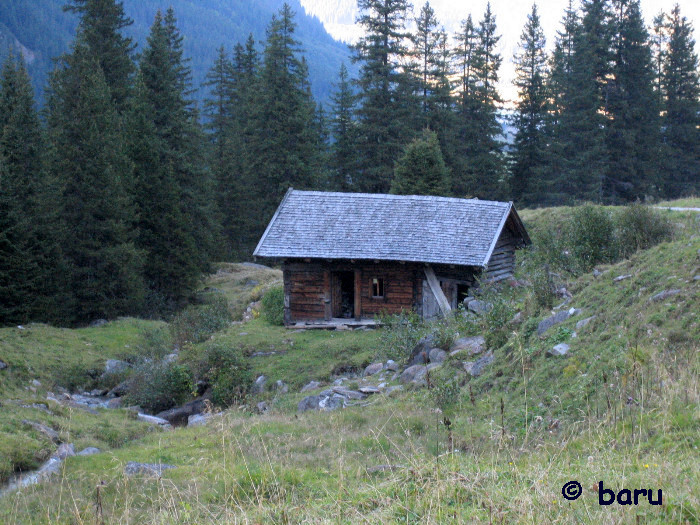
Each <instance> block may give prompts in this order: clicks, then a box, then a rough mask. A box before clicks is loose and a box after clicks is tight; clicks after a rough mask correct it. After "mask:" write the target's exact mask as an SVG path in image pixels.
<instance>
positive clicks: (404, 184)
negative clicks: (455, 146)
mask: <svg viewBox="0 0 700 525" xmlns="http://www.w3.org/2000/svg"><path fill="white" fill-rule="evenodd" d="M449 191H450V179H449V171H448V169H447V166H446V165H445V161H444V159H443V157H442V151H441V150H440V143H439V142H438V137H437V134H435V133H434V132H432V131H428V130H426V131H424V132H423V134H422V136H421V137H419V138H417V139H414V140H413V141H412V142H411V143H410V144H409V145H408V146H407V147H406V149H405V151H404V154H403V156H401V158H399V160H398V161H397V163H396V170H395V174H394V179H393V180H392V183H391V193H395V194H398V195H442V196H444V195H448V193H449Z"/></svg>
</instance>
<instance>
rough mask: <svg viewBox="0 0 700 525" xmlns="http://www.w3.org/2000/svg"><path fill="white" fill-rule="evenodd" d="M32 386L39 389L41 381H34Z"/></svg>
mask: <svg viewBox="0 0 700 525" xmlns="http://www.w3.org/2000/svg"><path fill="white" fill-rule="evenodd" d="M31 385H32V386H33V387H36V388H39V387H40V386H41V381H39V380H37V379H32V382H31Z"/></svg>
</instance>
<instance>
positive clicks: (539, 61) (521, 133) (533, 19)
mask: <svg viewBox="0 0 700 525" xmlns="http://www.w3.org/2000/svg"><path fill="white" fill-rule="evenodd" d="M514 61H515V71H516V79H515V85H516V86H517V88H518V95H519V100H518V103H517V107H516V113H515V118H514V124H515V127H516V130H517V131H516V134H515V144H514V151H513V166H512V183H511V185H512V191H513V198H514V199H515V200H516V201H519V202H521V203H523V204H526V205H529V204H533V203H535V202H537V199H538V196H539V194H540V193H542V192H543V191H546V188H545V187H544V185H543V184H542V182H543V176H544V173H545V171H546V169H547V166H548V159H547V151H546V146H547V137H546V134H545V129H544V128H545V121H546V118H547V93H546V91H545V85H544V80H545V78H546V77H547V74H548V72H547V68H546V66H547V55H546V52H545V38H544V32H543V31H542V26H541V25H540V17H539V14H538V12H537V5H536V4H533V5H532V12H531V13H530V14H529V15H528V17H527V23H526V25H525V29H524V30H523V33H522V35H521V36H520V51H519V52H518V53H516V55H515V58H514Z"/></svg>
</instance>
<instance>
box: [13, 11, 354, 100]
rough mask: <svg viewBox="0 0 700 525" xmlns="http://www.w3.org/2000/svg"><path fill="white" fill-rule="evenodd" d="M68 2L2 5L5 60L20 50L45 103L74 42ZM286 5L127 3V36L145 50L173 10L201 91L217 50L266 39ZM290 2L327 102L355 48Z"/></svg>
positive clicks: (315, 84)
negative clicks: (157, 22)
mask: <svg viewBox="0 0 700 525" xmlns="http://www.w3.org/2000/svg"><path fill="white" fill-rule="evenodd" d="M64 3H65V2H64V0H32V1H31V2H26V1H24V0H5V1H3V2H0V61H1V60H2V59H3V58H4V57H5V55H6V53H7V50H8V46H9V48H11V49H14V50H15V52H16V53H17V52H20V51H21V52H22V54H23V55H24V56H25V59H26V61H27V63H28V68H29V73H30V75H31V77H32V81H33V84H34V89H35V91H36V92H37V95H38V96H39V99H40V100H43V95H42V93H43V90H44V89H45V87H46V81H47V79H48V74H49V72H50V70H51V68H52V67H53V59H54V58H55V57H57V56H58V55H60V54H61V53H64V52H66V51H68V49H69V45H70V43H71V42H72V40H73V38H74V32H75V27H76V17H75V15H73V14H70V13H64V12H63V11H62V5H63V4H64ZM283 3H284V1H283V0H245V1H237V2H228V1H225V0H198V1H193V0H126V1H124V9H125V11H126V14H127V16H129V17H130V18H132V19H133V20H134V24H133V25H132V26H131V27H129V28H127V29H126V34H127V35H128V36H131V37H132V38H133V39H134V41H135V42H136V43H137V44H138V45H139V48H141V47H142V46H143V44H144V43H145V41H146V37H147V35H148V31H149V29H150V26H151V24H152V23H153V19H154V16H155V13H156V11H157V10H158V9H160V10H163V11H164V10H166V9H168V7H170V6H172V7H173V8H174V9H175V15H176V17H177V19H178V26H179V29H180V32H181V33H182V35H183V36H184V37H185V40H184V50H185V56H186V57H188V58H190V59H191V61H192V62H191V66H192V70H193V78H194V84H195V87H196V88H198V89H199V88H200V86H201V84H202V83H203V82H204V80H205V77H206V74H207V71H208V70H209V68H211V66H212V65H213V63H214V60H215V58H216V55H217V50H218V48H219V47H220V46H222V45H223V46H224V47H225V48H226V49H227V50H229V51H230V50H231V49H232V48H233V46H234V45H235V44H237V43H239V42H240V43H243V42H244V41H245V39H246V38H247V37H248V35H249V34H251V33H252V34H253V36H254V37H255V39H256V41H263V40H264V39H265V30H266V28H267V25H268V24H269V22H270V19H271V17H272V16H273V15H274V14H275V13H277V12H278V11H279V9H280V8H281V7H282V4H283ZM287 3H289V4H290V6H291V7H292V10H293V11H294V12H296V23H297V26H298V27H297V38H298V39H299V40H300V41H301V47H302V48H303V50H304V54H305V56H306V59H307V61H308V63H309V77H310V81H311V88H312V92H313V94H314V97H315V98H316V100H317V101H319V102H323V103H327V101H328V97H329V95H330V93H331V91H332V86H333V83H334V82H335V81H336V77H337V74H338V71H339V70H340V64H341V63H343V62H345V63H346V64H347V65H348V66H350V67H351V69H352V66H351V65H350V50H349V48H348V47H347V45H346V44H343V43H341V42H338V41H336V40H334V39H333V38H332V37H331V36H330V35H329V34H328V33H327V32H326V30H325V29H324V27H323V25H322V24H321V22H320V21H319V20H318V19H317V18H315V17H313V16H309V15H307V14H306V11H305V10H304V8H303V7H302V6H301V4H300V3H299V0H289V1H288V2H287ZM139 48H137V50H136V51H137V52H138V51H139ZM195 96H196V98H197V99H199V100H201V99H202V98H203V97H204V96H205V92H204V91H203V90H201V89H199V90H198V91H197V93H196V95H195Z"/></svg>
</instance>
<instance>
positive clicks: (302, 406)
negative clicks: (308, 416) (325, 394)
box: [297, 396, 321, 412]
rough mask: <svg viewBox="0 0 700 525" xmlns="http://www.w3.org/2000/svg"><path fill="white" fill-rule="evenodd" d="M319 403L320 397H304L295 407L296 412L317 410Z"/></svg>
mask: <svg viewBox="0 0 700 525" xmlns="http://www.w3.org/2000/svg"><path fill="white" fill-rule="evenodd" d="M320 402H321V396H306V397H305V398H304V399H302V400H301V401H299V404H298V405H297V410H298V411H299V412H306V411H307V410H318V404H319V403H320Z"/></svg>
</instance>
